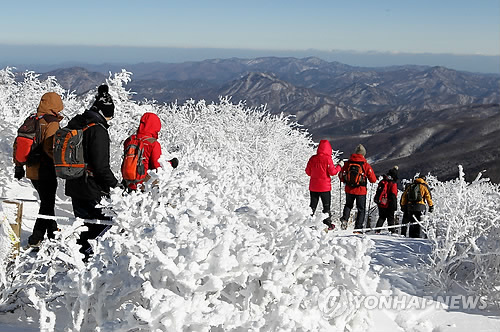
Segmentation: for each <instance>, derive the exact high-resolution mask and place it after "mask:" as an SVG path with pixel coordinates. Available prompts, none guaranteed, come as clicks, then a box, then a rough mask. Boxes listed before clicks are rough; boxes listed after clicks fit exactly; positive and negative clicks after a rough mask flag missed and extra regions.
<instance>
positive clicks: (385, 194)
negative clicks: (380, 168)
mask: <svg viewBox="0 0 500 332" xmlns="http://www.w3.org/2000/svg"><path fill="white" fill-rule="evenodd" d="M397 181H398V166H394V167H393V168H391V169H390V170H389V172H387V174H384V176H383V178H382V180H381V181H380V182H379V185H378V188H377V194H376V195H375V199H374V200H375V203H377V207H378V220H377V226H376V227H377V228H379V227H382V226H383V225H384V222H385V220H387V225H388V226H394V224H395V223H394V212H396V210H397V209H398V185H397ZM390 232H391V233H393V234H394V233H396V229H395V228H390ZM375 233H377V234H379V233H380V230H377V231H376V232H375Z"/></svg>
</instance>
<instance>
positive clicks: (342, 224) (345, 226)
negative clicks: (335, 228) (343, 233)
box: [340, 218, 347, 230]
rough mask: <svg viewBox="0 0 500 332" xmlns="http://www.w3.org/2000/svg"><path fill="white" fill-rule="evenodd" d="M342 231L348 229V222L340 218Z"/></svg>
mask: <svg viewBox="0 0 500 332" xmlns="http://www.w3.org/2000/svg"><path fill="white" fill-rule="evenodd" d="M340 229H342V230H346V229H347V220H344V219H342V218H340Z"/></svg>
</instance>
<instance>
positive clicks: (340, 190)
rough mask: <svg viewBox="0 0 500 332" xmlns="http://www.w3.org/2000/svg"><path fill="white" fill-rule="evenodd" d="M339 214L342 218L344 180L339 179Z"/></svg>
mask: <svg viewBox="0 0 500 332" xmlns="http://www.w3.org/2000/svg"><path fill="white" fill-rule="evenodd" d="M339 214H340V217H339V218H342V181H340V179H339Z"/></svg>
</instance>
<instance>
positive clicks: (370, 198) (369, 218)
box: [366, 181, 372, 228]
mask: <svg viewBox="0 0 500 332" xmlns="http://www.w3.org/2000/svg"><path fill="white" fill-rule="evenodd" d="M367 182H368V181H367ZM367 187H368V193H369V195H368V200H369V203H368V216H367V218H366V223H367V228H370V227H372V224H371V210H372V190H371V185H370V183H369V182H368V185H367Z"/></svg>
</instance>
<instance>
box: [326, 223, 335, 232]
mask: <svg viewBox="0 0 500 332" xmlns="http://www.w3.org/2000/svg"><path fill="white" fill-rule="evenodd" d="M334 229H335V225H334V224H330V226H328V229H327V231H333V230H334Z"/></svg>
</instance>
